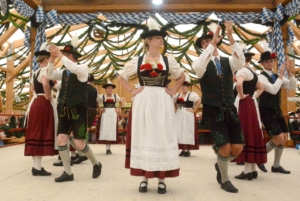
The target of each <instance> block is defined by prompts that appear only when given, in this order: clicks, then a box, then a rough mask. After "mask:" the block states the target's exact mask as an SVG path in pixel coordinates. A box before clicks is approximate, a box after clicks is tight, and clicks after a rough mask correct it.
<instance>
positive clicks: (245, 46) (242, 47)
mask: <svg viewBox="0 0 300 201" xmlns="http://www.w3.org/2000/svg"><path fill="white" fill-rule="evenodd" d="M239 46H240V48H241V49H242V50H245V49H247V45H246V44H245V43H244V41H242V40H241V41H240V42H239Z"/></svg>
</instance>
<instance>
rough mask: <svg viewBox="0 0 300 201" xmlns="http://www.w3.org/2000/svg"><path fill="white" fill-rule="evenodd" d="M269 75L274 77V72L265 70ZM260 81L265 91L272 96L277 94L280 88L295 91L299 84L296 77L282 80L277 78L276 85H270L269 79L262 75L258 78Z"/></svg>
mask: <svg viewBox="0 0 300 201" xmlns="http://www.w3.org/2000/svg"><path fill="white" fill-rule="evenodd" d="M264 71H265V72H266V73H267V74H268V75H270V76H271V75H272V71H269V70H266V69H264ZM258 80H259V81H260V82H261V83H263V85H264V88H265V89H264V90H265V91H266V92H268V93H270V94H273V95H275V94H277V92H278V91H279V89H280V88H285V89H288V90H295V89H296V87H297V82H296V79H295V77H294V76H292V77H289V79H287V78H285V77H282V79H279V78H277V79H276V82H275V83H274V84H272V83H270V82H269V80H268V78H267V77H266V76H264V75H262V74H260V75H259V76H258Z"/></svg>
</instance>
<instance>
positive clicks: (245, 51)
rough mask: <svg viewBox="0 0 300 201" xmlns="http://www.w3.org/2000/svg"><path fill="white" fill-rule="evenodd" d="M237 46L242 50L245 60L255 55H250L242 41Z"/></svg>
mask: <svg viewBox="0 0 300 201" xmlns="http://www.w3.org/2000/svg"><path fill="white" fill-rule="evenodd" d="M239 46H240V48H241V49H242V50H243V52H244V55H245V57H246V58H249V57H253V56H254V55H255V54H254V53H251V52H250V51H249V50H248V49H247V45H246V44H245V43H244V41H242V40H241V41H240V42H239Z"/></svg>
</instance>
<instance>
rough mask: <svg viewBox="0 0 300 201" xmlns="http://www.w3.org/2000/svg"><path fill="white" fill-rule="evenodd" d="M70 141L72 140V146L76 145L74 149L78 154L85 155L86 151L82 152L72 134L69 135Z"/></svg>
mask: <svg viewBox="0 0 300 201" xmlns="http://www.w3.org/2000/svg"><path fill="white" fill-rule="evenodd" d="M69 141H70V144H71V145H72V147H74V149H75V150H76V151H77V153H78V155H79V156H84V153H82V151H81V150H79V149H78V148H77V147H76V145H75V141H74V136H70V137H69Z"/></svg>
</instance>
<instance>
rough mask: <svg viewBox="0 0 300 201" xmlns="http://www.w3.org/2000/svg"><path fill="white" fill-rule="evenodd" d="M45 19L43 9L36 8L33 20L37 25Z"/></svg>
mask: <svg viewBox="0 0 300 201" xmlns="http://www.w3.org/2000/svg"><path fill="white" fill-rule="evenodd" d="M44 18H45V13H44V11H43V8H42V7H40V6H38V8H37V10H36V13H35V19H36V22H37V23H42V22H43V21H44Z"/></svg>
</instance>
